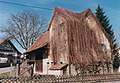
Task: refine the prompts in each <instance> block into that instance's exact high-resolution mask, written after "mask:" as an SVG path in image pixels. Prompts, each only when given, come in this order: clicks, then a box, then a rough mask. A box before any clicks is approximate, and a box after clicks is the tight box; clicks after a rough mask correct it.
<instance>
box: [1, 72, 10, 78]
mask: <svg viewBox="0 0 120 83" xmlns="http://www.w3.org/2000/svg"><path fill="white" fill-rule="evenodd" d="M9 76H10V72H6V73H2V74H0V77H9Z"/></svg>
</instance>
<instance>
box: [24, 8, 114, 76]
mask: <svg viewBox="0 0 120 83" xmlns="http://www.w3.org/2000/svg"><path fill="white" fill-rule="evenodd" d="M110 45H111V40H110V38H109V35H108V34H107V33H106V32H105V30H104V29H103V27H102V26H101V25H100V23H99V22H98V20H97V18H96V17H95V15H94V14H93V13H92V11H91V10H90V9H87V10H86V11H84V12H82V13H74V12H71V11H68V10H65V9H62V8H59V7H57V8H55V10H54V14H53V16H52V19H51V21H50V24H49V26H48V31H47V32H45V33H43V34H42V35H41V36H40V37H39V38H38V39H37V40H36V41H35V43H34V44H33V45H32V46H31V47H30V48H29V49H28V50H27V51H26V52H25V54H26V55H27V59H28V62H27V63H28V64H29V65H32V66H33V70H34V71H33V73H34V74H41V75H77V74H103V73H112V72H113V68H112V58H111V48H110Z"/></svg>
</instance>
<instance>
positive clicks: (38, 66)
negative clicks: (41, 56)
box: [35, 60, 43, 72]
mask: <svg viewBox="0 0 120 83" xmlns="http://www.w3.org/2000/svg"><path fill="white" fill-rule="evenodd" d="M35 68H36V69H35V70H36V72H43V61H42V60H36V67H35Z"/></svg>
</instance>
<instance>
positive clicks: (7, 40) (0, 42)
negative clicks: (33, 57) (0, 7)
mask: <svg viewBox="0 0 120 83" xmlns="http://www.w3.org/2000/svg"><path fill="white" fill-rule="evenodd" d="M5 42H9V44H10V45H11V46H12V47H13V49H14V50H15V51H17V53H19V54H21V53H20V52H19V51H18V50H17V48H16V47H15V46H14V45H13V43H12V42H11V41H10V40H9V39H8V38H6V39H4V40H2V41H0V45H2V44H3V43H5ZM2 51H3V52H5V50H2ZM8 51H9V50H7V51H6V52H8ZM9 52H10V51H9ZM11 52H12V51H11Z"/></svg>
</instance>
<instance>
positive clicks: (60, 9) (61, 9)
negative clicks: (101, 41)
mask: <svg viewBox="0 0 120 83" xmlns="http://www.w3.org/2000/svg"><path fill="white" fill-rule="evenodd" d="M57 11H59V12H62V13H63V11H64V12H71V13H74V12H72V11H69V10H65V9H63V8H60V7H55V9H54V13H53V15H52V18H51V20H50V23H49V25H48V31H49V30H50V27H51V24H52V21H53V19H54V17H55V16H56V15H55V13H56V12H57ZM82 13H86V14H88V15H92V17H93V18H94V20H95V21H96V23H97V24H98V25H99V26H100V29H101V30H102V31H103V33H104V34H105V36H106V37H107V39H108V41H109V42H110V43H112V40H111V38H110V36H109V34H108V33H107V32H106V31H105V29H104V28H103V27H102V25H101V24H100V22H99V21H98V19H97V17H96V16H95V15H94V13H93V12H92V10H91V9H90V8H88V9H86V10H85V11H83V12H81V13H76V14H82Z"/></svg>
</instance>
